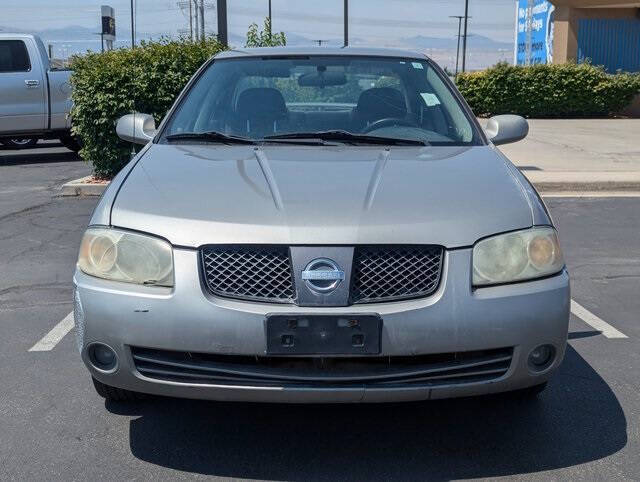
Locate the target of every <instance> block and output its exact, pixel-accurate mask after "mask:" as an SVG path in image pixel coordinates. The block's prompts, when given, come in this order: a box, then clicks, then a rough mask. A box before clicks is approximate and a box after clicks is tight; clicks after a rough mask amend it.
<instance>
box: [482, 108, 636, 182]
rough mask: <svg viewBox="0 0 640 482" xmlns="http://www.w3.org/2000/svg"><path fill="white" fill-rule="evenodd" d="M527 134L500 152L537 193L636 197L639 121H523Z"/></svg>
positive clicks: (483, 121) (501, 148)
mask: <svg viewBox="0 0 640 482" xmlns="http://www.w3.org/2000/svg"><path fill="white" fill-rule="evenodd" d="M480 122H481V124H483V125H484V123H485V122H486V121H485V120H481V121H480ZM529 128H530V129H529V135H528V136H527V138H526V139H524V140H522V141H520V142H516V143H514V144H507V145H504V146H501V147H500V150H502V152H504V153H505V155H506V156H507V157H509V159H511V161H512V162H513V163H514V164H515V165H516V166H518V167H519V168H520V169H521V170H522V172H523V173H524V174H525V175H526V176H527V177H528V178H529V179H530V180H531V182H533V183H534V184H535V186H536V188H537V189H538V190H540V191H543V192H549V191H603V190H607V191H640V119H557V120H556V119H529Z"/></svg>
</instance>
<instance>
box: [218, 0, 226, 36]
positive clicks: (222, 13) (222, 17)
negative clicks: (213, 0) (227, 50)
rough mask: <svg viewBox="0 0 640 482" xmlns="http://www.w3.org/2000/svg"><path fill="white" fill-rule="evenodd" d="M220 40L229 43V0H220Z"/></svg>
mask: <svg viewBox="0 0 640 482" xmlns="http://www.w3.org/2000/svg"><path fill="white" fill-rule="evenodd" d="M218 42H220V43H221V44H222V45H225V46H226V45H227V44H228V37H227V0H218Z"/></svg>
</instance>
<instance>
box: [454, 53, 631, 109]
mask: <svg viewBox="0 0 640 482" xmlns="http://www.w3.org/2000/svg"><path fill="white" fill-rule="evenodd" d="M456 83H457V85H458V88H459V89H460V92H461V93H462V95H463V96H464V98H465V99H466V100H467V102H468V103H469V105H470V106H471V108H472V109H473V112H474V113H475V114H476V115H479V116H490V115H497V114H519V115H523V116H527V117H588V116H605V115H609V114H612V113H615V112H619V111H620V110H621V109H623V108H624V107H625V106H627V105H629V103H630V102H631V99H632V98H633V96H634V95H635V94H637V93H639V92H640V75H638V74H627V73H617V74H608V73H606V72H605V71H604V69H603V68H602V67H596V66H593V65H590V64H588V63H584V64H571V63H569V64H558V65H533V66H530V67H522V66H511V65H508V64H506V63H500V64H497V65H495V66H494V67H491V68H489V69H487V70H484V71H480V72H471V73H464V74H459V75H458V77H457V78H456Z"/></svg>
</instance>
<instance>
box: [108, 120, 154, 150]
mask: <svg viewBox="0 0 640 482" xmlns="http://www.w3.org/2000/svg"><path fill="white" fill-rule="evenodd" d="M116 133H117V134H118V137H119V138H120V139H122V140H123V141H127V142H134V143H135V144H146V143H148V142H149V141H150V140H152V139H153V138H154V136H155V135H156V121H155V119H154V118H153V116H150V115H149V114H127V115H123V116H122V117H120V119H118V123H117V124H116Z"/></svg>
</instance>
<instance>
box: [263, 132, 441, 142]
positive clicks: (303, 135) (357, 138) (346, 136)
mask: <svg viewBox="0 0 640 482" xmlns="http://www.w3.org/2000/svg"><path fill="white" fill-rule="evenodd" d="M270 139H322V140H326V141H345V142H361V143H364V144H383V145H393V146H401V145H405V146H427V145H428V143H427V141H422V140H418V139H402V138H398V137H382V136H370V135H367V134H353V133H351V132H348V131H343V130H332V131H318V132H293V133H290V134H277V135H273V136H265V137H264V140H267V141H268V140H270Z"/></svg>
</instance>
